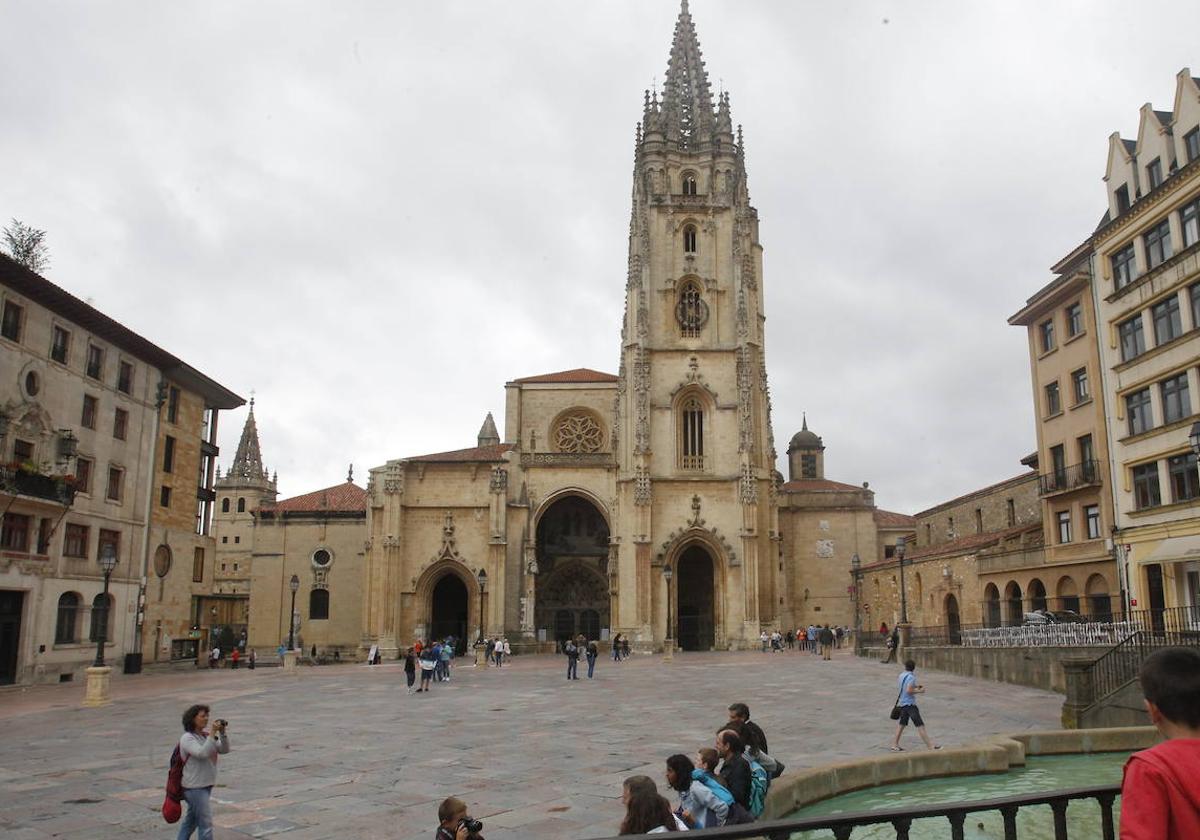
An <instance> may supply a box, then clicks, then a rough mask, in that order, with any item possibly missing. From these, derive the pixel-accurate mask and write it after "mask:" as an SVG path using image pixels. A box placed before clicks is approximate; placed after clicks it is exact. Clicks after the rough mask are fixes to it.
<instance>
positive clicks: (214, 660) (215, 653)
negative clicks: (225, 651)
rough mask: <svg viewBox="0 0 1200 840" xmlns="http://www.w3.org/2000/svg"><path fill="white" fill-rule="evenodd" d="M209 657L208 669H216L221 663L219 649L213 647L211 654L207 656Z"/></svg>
mask: <svg viewBox="0 0 1200 840" xmlns="http://www.w3.org/2000/svg"><path fill="white" fill-rule="evenodd" d="M209 657H210V659H209V665H208V667H210V668H216V667H217V665H218V663H219V662H220V661H221V649H220V648H219V647H217V646H216V645H213V649H212V653H211V654H209Z"/></svg>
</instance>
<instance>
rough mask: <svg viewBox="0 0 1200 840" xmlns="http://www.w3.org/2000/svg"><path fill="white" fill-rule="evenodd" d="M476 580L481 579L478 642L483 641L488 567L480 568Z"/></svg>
mask: <svg viewBox="0 0 1200 840" xmlns="http://www.w3.org/2000/svg"><path fill="white" fill-rule="evenodd" d="M475 580H477V581H479V635H478V636H477V637H476V638H475V640H476V641H477V642H482V641H483V591H484V590H485V589H487V569H480V570H479V573H478V574H476V575H475Z"/></svg>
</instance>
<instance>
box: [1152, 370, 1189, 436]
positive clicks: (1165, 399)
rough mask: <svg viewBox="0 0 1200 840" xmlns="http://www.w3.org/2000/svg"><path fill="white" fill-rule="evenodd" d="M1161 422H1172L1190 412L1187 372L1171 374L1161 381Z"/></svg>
mask: <svg viewBox="0 0 1200 840" xmlns="http://www.w3.org/2000/svg"><path fill="white" fill-rule="evenodd" d="M1160 384H1161V387H1162V406H1163V422H1164V423H1174V422H1175V421H1176V420H1182V419H1183V418H1184V417H1187V416H1189V415H1190V414H1191V413H1192V401H1191V397H1190V395H1189V394H1188V378H1187V373H1186V372H1185V373H1181V374H1179V375H1178V376H1172V377H1171V378H1170V379H1165V380H1163V381H1162V382H1161V383H1160Z"/></svg>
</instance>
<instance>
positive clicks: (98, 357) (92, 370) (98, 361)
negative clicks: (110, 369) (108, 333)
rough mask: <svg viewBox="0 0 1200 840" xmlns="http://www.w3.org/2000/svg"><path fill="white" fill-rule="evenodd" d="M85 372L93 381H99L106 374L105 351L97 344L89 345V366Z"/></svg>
mask: <svg viewBox="0 0 1200 840" xmlns="http://www.w3.org/2000/svg"><path fill="white" fill-rule="evenodd" d="M83 372H84V373H86V374H87V375H88V376H90V377H91V378H92V379H99V378H100V376H101V374H103V373H104V351H103V350H101V349H100V348H99V347H97V346H96V345H95V344H89V345H88V351H87V365H86V366H85V367H84V369H83Z"/></svg>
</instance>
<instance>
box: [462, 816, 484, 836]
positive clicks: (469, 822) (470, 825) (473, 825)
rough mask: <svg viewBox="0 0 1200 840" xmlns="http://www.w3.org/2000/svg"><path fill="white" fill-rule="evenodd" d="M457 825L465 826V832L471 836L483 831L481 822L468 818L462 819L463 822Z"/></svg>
mask: <svg viewBox="0 0 1200 840" xmlns="http://www.w3.org/2000/svg"><path fill="white" fill-rule="evenodd" d="M459 825H465V826H466V827H467V831H469V832H471V833H472V834H478V833H479V832H481V831H483V820H473V819H471V818H470V817H463V820H462V822H460V823H459Z"/></svg>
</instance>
